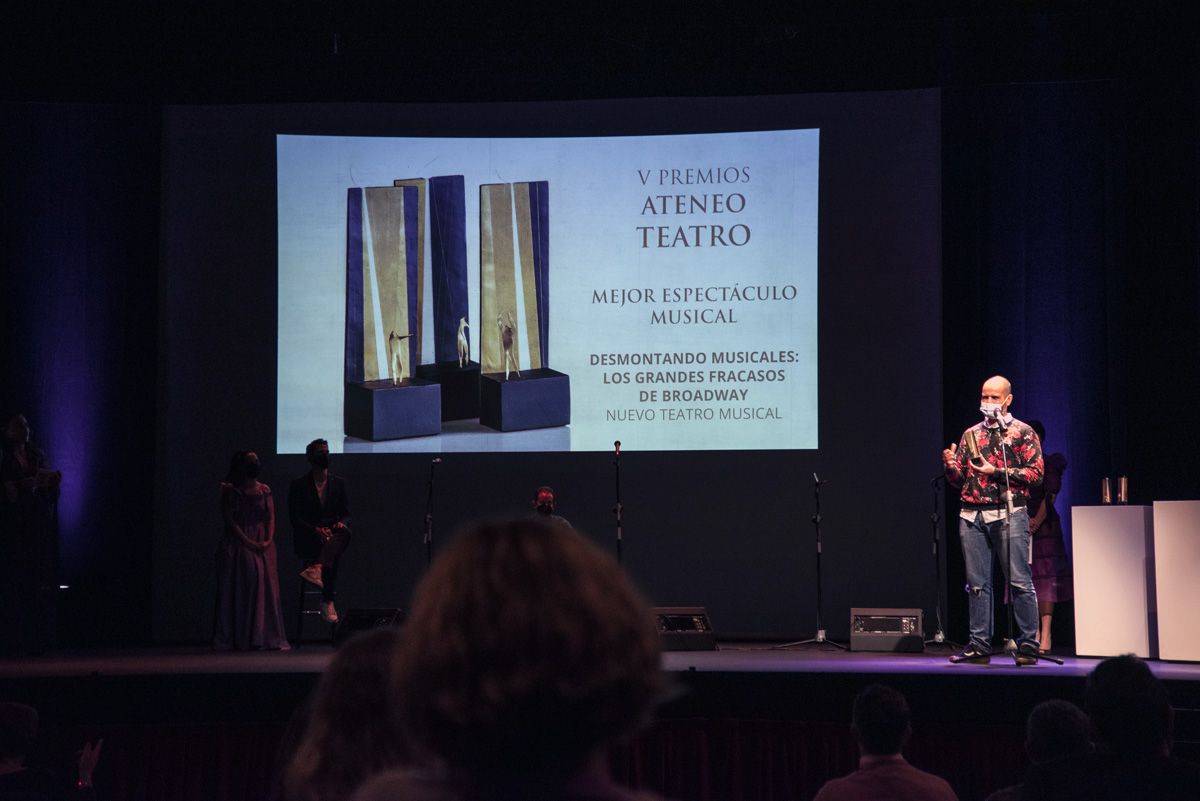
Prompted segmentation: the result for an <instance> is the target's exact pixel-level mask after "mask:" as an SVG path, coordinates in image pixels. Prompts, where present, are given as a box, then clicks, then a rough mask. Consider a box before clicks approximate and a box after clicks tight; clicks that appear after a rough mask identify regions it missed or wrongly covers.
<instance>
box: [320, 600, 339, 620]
mask: <svg viewBox="0 0 1200 801" xmlns="http://www.w3.org/2000/svg"><path fill="white" fill-rule="evenodd" d="M321 619H322V620H324V621H325V622H326V623H337V622H338V614H337V609H335V608H334V607H333V601H322V602H321Z"/></svg>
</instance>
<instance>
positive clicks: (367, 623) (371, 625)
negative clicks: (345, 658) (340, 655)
mask: <svg viewBox="0 0 1200 801" xmlns="http://www.w3.org/2000/svg"><path fill="white" fill-rule="evenodd" d="M402 623H404V611H403V610H401V609H351V610H350V611H349V612H343V613H342V614H340V615H338V623H337V628H335V629H334V631H333V647H334V648H337V647H338V646H339V645H341V644H342V643H344V642H345V641H346V640H348V639H350V638H351V637H353V636H354V635H355V634H359V633H361V632H364V631H370V630H371V629H381V628H386V627H389V626H390V627H393V628H399V626H400V625H401V624H402Z"/></svg>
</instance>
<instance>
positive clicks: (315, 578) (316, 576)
mask: <svg viewBox="0 0 1200 801" xmlns="http://www.w3.org/2000/svg"><path fill="white" fill-rule="evenodd" d="M300 578H302V579H304V580H305V581H307V582H308V583H309V584H316V585H317V586H318V587H322V588H323V587H324V586H325V584H324V582H322V581H321V563H320V562H317V563H316V564H312V565H309V566H308V567H306V568H304V569H303V570H301V571H300Z"/></svg>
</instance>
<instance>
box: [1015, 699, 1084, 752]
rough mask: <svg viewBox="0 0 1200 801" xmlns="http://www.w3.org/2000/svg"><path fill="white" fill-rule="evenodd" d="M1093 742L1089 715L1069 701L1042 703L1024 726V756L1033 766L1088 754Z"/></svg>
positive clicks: (1055, 700) (1056, 700)
mask: <svg viewBox="0 0 1200 801" xmlns="http://www.w3.org/2000/svg"><path fill="white" fill-rule="evenodd" d="M1091 747H1092V741H1091V735H1090V733H1089V731H1088V719H1087V715H1085V714H1083V710H1082V709H1080V708H1079V707H1077V706H1075V705H1074V704H1072V703H1071V702H1070V701H1062V700H1059V699H1057V698H1056V699H1053V700H1051V701H1043V702H1042V703H1040V704H1038V705H1037V706H1035V707H1034V708H1033V711H1032V712H1030V713H1029V720H1028V721H1027V722H1026V724H1025V753H1027V754H1028V755H1029V760H1030V761H1031V762H1034V763H1042V762H1053V761H1054V760H1056V759H1065V758H1067V757H1072V756H1079V755H1080V754H1086V753H1087V752H1088V751H1090V750H1091Z"/></svg>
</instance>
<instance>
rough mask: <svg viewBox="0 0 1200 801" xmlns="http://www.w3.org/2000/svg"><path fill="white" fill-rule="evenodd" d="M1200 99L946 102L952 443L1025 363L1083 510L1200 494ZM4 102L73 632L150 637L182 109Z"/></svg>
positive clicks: (34, 408) (15, 276) (1034, 91)
mask: <svg viewBox="0 0 1200 801" xmlns="http://www.w3.org/2000/svg"><path fill="white" fill-rule="evenodd" d="M1197 105H1198V104H1197V92H1196V87H1195V84H1194V83H1191V82H1188V81H1184V80H1178V79H1173V78H1169V77H1168V78H1164V79H1163V80H1161V81H1158V82H1154V83H1149V82H1146V83H1136V82H1124V81H1110V82H1094V83H1063V84H1019V85H1008V86H995V87H969V88H952V89H947V90H945V92H944V101H943V148H944V161H943V211H942V214H943V232H944V234H943V235H944V247H943V272H944V292H943V297H944V310H943V316H944V323H945V331H944V336H945V370H944V381H943V383H944V387H945V403H944V408H945V410H946V412H945V426H944V427H945V432H946V440H947V442H949V441H951V440H953V439H957V436H958V434H959V432H960V431H961V430H962V429H963V428H964V427H965V426H967V425H969V424H970V423H971V422H972V421H973V420H974V419H975V417H976V412H975V407H976V404H977V398H978V395H977V393H978V387H979V385H980V383H981V381H982V379H983V378H985V377H987V376H988V375H991V374H993V373H1003V374H1005V375H1008V376H1009V377H1010V378H1012V380H1013V382H1014V387H1015V394H1016V408H1015V411H1016V413H1017V415H1018V416H1020V417H1022V418H1025V419H1029V418H1033V417H1036V418H1040V419H1042V420H1044V421H1045V423H1046V426H1047V429H1048V432H1049V434H1048V447H1049V448H1050V449H1051V450H1058V451H1062V452H1063V453H1064V454H1065V455H1066V457H1067V459H1068V461H1069V468H1068V471H1067V476H1066V484H1065V486H1064V490H1063V494H1062V496H1061V497H1060V499H1059V503H1058V506H1059V509H1060V511H1062V512H1063V514H1064V518H1066V519H1068V522H1069V508H1070V505H1071V504H1084V503H1094V502H1096V501H1097V497H1098V486H1099V480H1100V478H1101V477H1102V476H1105V475H1111V476H1115V475H1118V474H1124V475H1128V476H1129V477H1130V483H1131V487H1132V497H1133V500H1134V502H1137V503H1148V502H1150V501H1152V500H1154V499H1178V498H1195V497H1198V496H1200V487H1198V478H1197V475H1198V473H1197V470H1196V468H1195V466H1194V465H1193V464H1192V455H1191V452H1190V448H1189V447H1187V445H1186V443H1189V442H1192V441H1194V439H1195V436H1194V433H1192V432H1193V424H1194V420H1195V418H1196V412H1195V411H1194V406H1195V403H1196V398H1197V397H1200V394H1198V393H1197V389H1198V388H1200V328H1198V322H1197V321H1198V317H1200V314H1198V313H1200V281H1198V279H1197V273H1198V268H1197V256H1198V249H1197V225H1198V216H1197V200H1198V193H1197V178H1198V167H1200V153H1198V144H1197V143H1198V142H1200V137H1198V136H1197V133H1198V132H1197V124H1196V120H1197ZM0 111H2V115H0V118H2V126H0V130H2V131H3V135H4V142H3V144H4V147H3V155H2V156H0V159H3V165H4V180H3V181H2V182H0V211H2V212H3V213H2V214H0V226H2V228H0V231H2V232H3V254H4V255H3V258H4V282H3V290H2V296H3V307H2V310H3V315H4V317H3V319H4V334H5V335H4V337H3V345H2V348H3V355H4V365H5V373H4V381H3V386H2V389H0V400H2V401H3V408H4V409H5V410H6V412H8V411H10V410H16V409H23V410H24V411H25V412H26V413H27V414H28V415H29V416H30V418H31V422H32V423H33V427H34V430H35V437H36V438H37V439H38V441H39V442H40V443H41V444H42V445H43V446H44V447H45V448H46V449H47V450H48V451H49V454H50V457H51V459H52V460H53V462H54V463H55V464H56V465H58V466H60V467H61V468H62V469H63V470H64V473H65V475H66V481H65V485H64V490H63V498H62V503H61V513H62V542H63V547H62V550H63V565H64V577H65V578H66V579H67V583H70V584H72V587H73V589H72V590H71V591H68V592H66V593H64V599H63V602H64V608H65V609H66V610H67V612H68V613H67V614H66V615H64V616H63V618H62V622H63V623H64V624H65V627H66V629H67V631H68V632H70V630H71V629H72V627H74V628H76V629H78V630H77V631H75V632H74V634H75V635H76V636H78V637H85V635H86V636H89V637H90V638H91V639H93V640H96V639H99V640H103V641H111V642H121V641H130V640H137V639H146V638H147V636H148V626H147V620H148V609H147V604H148V601H147V599H148V597H149V594H150V583H151V577H150V560H149V549H150V543H151V532H150V528H151V525H152V514H151V512H152V508H153V500H152V499H153V497H154V492H155V486H156V483H157V481H158V480H159V476H160V474H159V472H158V470H157V469H156V465H155V460H154V453H155V449H154V434H155V413H156V376H155V372H154V371H155V368H154V365H155V364H156V359H157V349H156V348H157V346H156V341H155V332H156V331H157V330H158V329H157V327H156V315H157V314H158V298H159V287H158V286H157V274H156V270H157V261H158V247H159V246H158V241H159V223H158V220H159V217H158V208H159V196H158V192H159V190H158V187H159V180H160V172H161V170H160V159H161V155H162V154H161V152H160V150H161V145H160V133H161V120H160V112H159V110H158V109H157V108H154V107H149V106H127V105H126V106H93V105H34V104H6V105H4V106H3V107H0ZM198 335H200V334H198ZM168 357H169V354H168ZM165 467H166V466H163V468H165ZM955 513H956V509H955V507H954V506H953V504H950V506H949V508H948V509H947V521H946V522H947V531H948V533H949V534H950V536H949V537H948V538H947V539H948V546H949V551H948V552H949V554H950V558H949V560H948V561H949V564H950V577H949V579H948V586H949V588H950V593H949V598H950V599H951V617H952V625H951V632H952V633H959V634H960V636H961V632H962V630H963V629H964V627H965V614H964V606H965V604H963V603H962V593H959V592H956V591H954V589H953V588H955V587H961V586H962V580H961V559H960V557H959V556H958V554H957V550H956V549H957V537H956V536H955V533H954V532H955V530H956V528H955V522H954V515H955ZM956 571H958V574H957V575H956ZM72 596H74V597H72Z"/></svg>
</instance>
